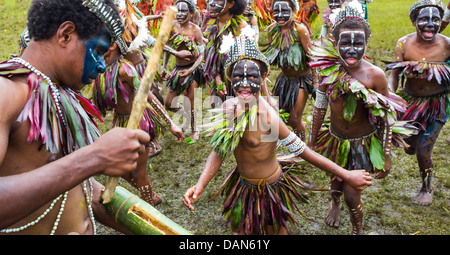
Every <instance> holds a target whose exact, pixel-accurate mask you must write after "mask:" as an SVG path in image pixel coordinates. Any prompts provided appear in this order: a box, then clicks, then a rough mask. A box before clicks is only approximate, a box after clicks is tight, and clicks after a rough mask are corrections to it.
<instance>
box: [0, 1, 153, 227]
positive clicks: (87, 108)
mask: <svg viewBox="0 0 450 255" xmlns="http://www.w3.org/2000/svg"><path fill="white" fill-rule="evenodd" d="M99 7H100V8H99ZM50 17H51V18H50ZM28 29H29V34H30V38H31V41H30V43H29V45H28V46H27V48H26V49H25V50H24V52H23V54H22V55H21V58H14V59H10V60H7V61H5V62H2V63H0V70H1V76H0V109H2V111H1V114H0V192H1V194H2V196H1V197H0V202H1V203H2V204H7V205H8V206H2V207H1V209H0V219H1V220H0V229H1V230H0V232H1V233H2V234H5V233H9V234H69V233H77V234H95V233H96V223H95V220H94V217H95V219H96V220H98V221H99V222H101V223H103V224H105V225H108V226H111V227H113V228H115V229H117V230H119V231H121V232H124V233H129V232H128V231H127V230H126V229H124V228H123V227H121V226H119V225H118V224H116V223H115V222H114V220H113V219H112V218H111V217H110V216H109V215H108V214H107V213H106V212H105V209H104V207H103V205H102V204H101V203H100V202H99V201H100V195H101V190H102V188H103V187H102V185H101V184H100V183H98V182H96V181H95V180H94V179H93V178H91V177H92V176H93V175H97V174H104V175H108V176H122V175H124V174H127V173H130V172H131V171H133V170H134V169H136V164H137V160H138V157H139V155H140V154H142V153H144V148H145V144H146V143H148V142H149V141H150V137H149V135H148V134H146V133H145V132H144V131H142V130H127V129H123V128H114V129H113V130H111V131H109V132H107V133H105V134H104V135H102V136H100V132H99V131H98V129H97V127H96V125H95V122H94V121H93V119H92V118H93V116H96V117H99V118H100V116H99V114H98V112H97V111H96V109H95V107H93V106H92V105H91V104H90V103H89V101H88V100H86V99H85V98H83V97H82V96H81V94H80V93H79V92H78V91H79V90H81V89H82V88H83V87H84V84H88V83H90V82H91V80H92V79H94V78H96V77H97V75H98V73H99V72H103V71H105V62H104V58H103V54H104V53H105V52H106V51H107V50H108V48H109V47H110V43H111V41H112V40H114V41H116V42H117V45H118V46H119V47H121V48H123V50H126V45H125V43H124V42H123V41H122V40H121V33H122V32H123V25H122V23H121V20H120V16H119V13H118V11H117V9H116V7H115V6H114V3H113V2H112V1H111V0H84V1H82V0H39V1H32V3H31V6H30V9H29V11H28ZM23 155H27V158H28V159H27V160H23ZM24 184H26V185H24Z"/></svg>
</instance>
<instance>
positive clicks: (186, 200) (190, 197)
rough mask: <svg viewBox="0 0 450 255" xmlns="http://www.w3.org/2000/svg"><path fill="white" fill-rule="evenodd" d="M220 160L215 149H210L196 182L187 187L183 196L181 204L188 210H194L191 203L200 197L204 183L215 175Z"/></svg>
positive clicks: (221, 160)
mask: <svg viewBox="0 0 450 255" xmlns="http://www.w3.org/2000/svg"><path fill="white" fill-rule="evenodd" d="M222 162H223V159H222V156H220V155H219V154H218V153H217V151H215V150H213V151H211V153H210V154H209V157H208V158H207V159H206V163H205V166H204V167H203V171H202V174H201V175H200V177H199V179H198V181H197V184H196V185H194V186H192V187H191V188H189V189H188V190H187V191H186V193H185V194H184V196H183V204H184V205H185V206H186V207H188V208H189V209H190V210H194V206H193V204H194V203H195V202H196V201H197V200H198V199H199V198H200V197H201V195H202V194H203V190H204V189H205V187H206V185H208V183H209V182H210V181H211V180H212V178H213V177H214V176H216V174H217V172H218V171H219V169H220V166H221V165H222Z"/></svg>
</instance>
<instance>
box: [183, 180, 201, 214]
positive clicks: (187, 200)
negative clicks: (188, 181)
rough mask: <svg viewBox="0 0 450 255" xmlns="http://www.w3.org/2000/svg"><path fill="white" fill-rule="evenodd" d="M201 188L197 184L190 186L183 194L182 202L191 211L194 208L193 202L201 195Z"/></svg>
mask: <svg viewBox="0 0 450 255" xmlns="http://www.w3.org/2000/svg"><path fill="white" fill-rule="evenodd" d="M202 194H203V188H202V187H199V186H197V185H196V186H192V187H191V188H189V189H188V190H187V191H186V193H184V196H183V204H184V205H185V206H186V207H187V208H189V209H190V210H191V211H193V210H194V206H193V204H194V203H195V202H196V201H197V200H198V199H199V198H200V197H201V196H202Z"/></svg>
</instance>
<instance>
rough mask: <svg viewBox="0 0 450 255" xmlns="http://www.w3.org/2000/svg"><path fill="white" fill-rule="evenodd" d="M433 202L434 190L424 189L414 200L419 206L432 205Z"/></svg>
mask: <svg viewBox="0 0 450 255" xmlns="http://www.w3.org/2000/svg"><path fill="white" fill-rule="evenodd" d="M432 202H433V190H426V189H424V188H423V187H422V189H421V190H420V192H419V195H418V196H417V197H416V199H415V200H414V204H417V205H431V203H432Z"/></svg>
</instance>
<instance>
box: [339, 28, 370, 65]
mask: <svg viewBox="0 0 450 255" xmlns="http://www.w3.org/2000/svg"><path fill="white" fill-rule="evenodd" d="M338 50H339V56H340V57H341V59H342V61H343V62H344V64H345V65H347V66H356V65H358V64H359V62H361V60H362V58H363V57H364V54H365V51H366V35H365V34H364V32H363V31H342V32H341V33H340V34H339V41H338Z"/></svg>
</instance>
